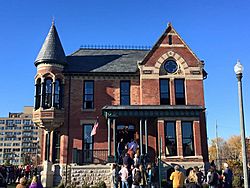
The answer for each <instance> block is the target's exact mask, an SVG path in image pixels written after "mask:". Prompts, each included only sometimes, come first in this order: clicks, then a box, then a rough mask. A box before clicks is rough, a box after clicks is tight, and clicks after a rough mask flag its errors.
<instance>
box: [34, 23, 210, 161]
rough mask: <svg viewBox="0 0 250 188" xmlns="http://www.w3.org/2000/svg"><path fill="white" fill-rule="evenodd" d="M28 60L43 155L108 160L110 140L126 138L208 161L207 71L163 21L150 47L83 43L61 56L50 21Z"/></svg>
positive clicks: (169, 154)
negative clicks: (32, 67)
mask: <svg viewBox="0 0 250 188" xmlns="http://www.w3.org/2000/svg"><path fill="white" fill-rule="evenodd" d="M35 66H36V68H37V74H36V76H35V88H36V90H35V106H34V111H33V121H34V123H35V125H36V126H39V127H40V128H42V129H43V130H44V131H43V136H42V143H43V144H42V159H43V160H49V161H52V162H53V163H60V164H66V163H67V164H70V163H77V164H86V163H107V162H113V161H114V160H116V159H117V143H118V141H119V140H120V139H121V138H123V139H124V140H125V141H126V142H127V141H129V140H130V139H132V138H133V139H134V140H136V141H137V143H138V146H139V151H140V154H142V155H144V156H145V155H146V156H148V158H150V160H154V159H156V157H158V156H159V155H161V159H162V160H163V161H164V162H166V163H178V164H182V165H184V166H189V165H190V164H192V165H198V166H201V165H204V163H205V162H207V161H208V148H207V133H206V118H205V102H204V84H203V80H204V79H205V78H206V76H207V73H206V71H205V70H204V62H203V61H201V60H200V59H199V58H198V57H197V56H196V55H195V53H194V52H193V51H192V50H191V49H190V48H189V46H188V45H187V44H186V43H185V42H184V41H183V39H182V38H181V36H180V35H179V34H178V33H177V32H176V31H175V29H174V28H173V26H172V25H171V24H168V26H167V28H166V30H165V31H164V33H163V34H162V36H160V38H159V40H157V41H156V43H155V44H154V46H153V47H152V48H151V49H126V48H114V47H112V48H108V47H106V48H97V47H95V48H91V47H84V48H80V49H78V50H77V51H75V52H73V53H72V54H70V55H68V56H66V55H65V53H64V50H63V47H62V44H61V42H60V39H59V36H58V33H57V30H56V27H55V25H54V23H52V26H51V28H50V30H49V33H48V35H47V37H46V39H45V41H44V44H43V45H42V48H41V50H40V52H39V54H38V56H37V58H36V60H35ZM95 124H96V125H97V124H98V127H97V128H96V134H95V135H93V136H91V130H92V129H93V126H94V125H95ZM160 143H162V144H160ZM160 146H161V148H160ZM160 152H161V153H160Z"/></svg>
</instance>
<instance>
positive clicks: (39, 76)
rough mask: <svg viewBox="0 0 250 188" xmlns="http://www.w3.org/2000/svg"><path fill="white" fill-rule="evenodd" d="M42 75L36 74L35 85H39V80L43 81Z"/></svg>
mask: <svg viewBox="0 0 250 188" xmlns="http://www.w3.org/2000/svg"><path fill="white" fill-rule="evenodd" d="M42 77H43V76H42V74H40V73H38V74H36V76H35V83H37V80H38V79H39V78H40V79H41V80H42Z"/></svg>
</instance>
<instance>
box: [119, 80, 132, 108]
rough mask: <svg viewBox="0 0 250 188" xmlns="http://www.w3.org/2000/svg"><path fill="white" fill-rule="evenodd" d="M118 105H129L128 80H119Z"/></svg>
mask: <svg viewBox="0 0 250 188" xmlns="http://www.w3.org/2000/svg"><path fill="white" fill-rule="evenodd" d="M120 105H130V81H121V82H120Z"/></svg>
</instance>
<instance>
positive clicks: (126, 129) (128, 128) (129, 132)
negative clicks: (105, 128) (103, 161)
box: [116, 124, 135, 145]
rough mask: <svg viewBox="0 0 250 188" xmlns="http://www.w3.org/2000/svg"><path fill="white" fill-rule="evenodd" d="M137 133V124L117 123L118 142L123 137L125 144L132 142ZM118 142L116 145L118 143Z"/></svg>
mask: <svg viewBox="0 0 250 188" xmlns="http://www.w3.org/2000/svg"><path fill="white" fill-rule="evenodd" d="M134 135H135V126H134V125H131V124H129V125H117V133H116V142H117V143H118V142H119V141H120V140H121V138H123V141H124V143H125V144H127V143H128V142H130V140H131V139H132V138H133V139H134ZM117 143H116V145H117Z"/></svg>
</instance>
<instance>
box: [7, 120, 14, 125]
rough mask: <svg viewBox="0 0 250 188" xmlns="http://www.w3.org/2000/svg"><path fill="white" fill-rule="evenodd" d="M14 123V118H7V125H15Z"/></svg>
mask: <svg viewBox="0 0 250 188" xmlns="http://www.w3.org/2000/svg"><path fill="white" fill-rule="evenodd" d="M13 123H14V120H6V124H7V125H13Z"/></svg>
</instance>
